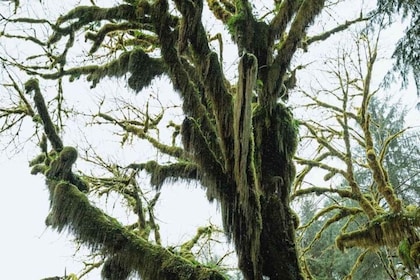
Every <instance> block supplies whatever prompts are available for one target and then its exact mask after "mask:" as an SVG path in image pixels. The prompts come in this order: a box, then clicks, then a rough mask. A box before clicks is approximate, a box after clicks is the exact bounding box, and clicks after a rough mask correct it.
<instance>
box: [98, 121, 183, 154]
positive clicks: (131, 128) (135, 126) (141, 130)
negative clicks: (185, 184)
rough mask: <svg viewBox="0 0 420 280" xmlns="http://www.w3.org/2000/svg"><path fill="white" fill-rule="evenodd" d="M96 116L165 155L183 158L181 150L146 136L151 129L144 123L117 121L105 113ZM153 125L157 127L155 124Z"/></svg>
mask: <svg viewBox="0 0 420 280" xmlns="http://www.w3.org/2000/svg"><path fill="white" fill-rule="evenodd" d="M97 116H98V117H101V118H103V119H104V120H107V121H110V122H112V123H113V124H117V125H118V126H120V127H121V128H122V129H124V131H126V132H127V133H132V134H134V135H135V136H137V137H138V138H140V139H145V140H147V141H148V142H149V143H150V144H152V145H153V147H155V148H156V149H158V150H159V151H160V152H162V153H164V154H166V155H169V156H172V157H174V158H177V159H182V158H185V152H184V150H183V149H182V148H179V147H175V146H168V145H165V144H163V143H162V142H160V141H158V140H157V139H155V138H153V137H152V136H150V135H149V134H147V130H148V129H151V127H149V125H147V127H146V123H138V122H137V123H134V122H131V121H129V120H117V119H115V118H114V117H112V116H110V115H108V114H105V113H98V115H97ZM147 118H149V116H146V119H147ZM149 120H150V119H149ZM151 122H153V120H151ZM140 125H141V126H140ZM155 125H157V123H156V124H155Z"/></svg>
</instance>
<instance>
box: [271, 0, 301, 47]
mask: <svg viewBox="0 0 420 280" xmlns="http://www.w3.org/2000/svg"><path fill="white" fill-rule="evenodd" d="M301 3H302V1H296V0H286V1H281V4H280V5H279V7H278V8H277V9H278V11H277V13H276V15H275V17H274V18H273V20H272V21H271V22H270V35H271V36H270V39H271V40H272V41H274V40H275V39H278V38H280V36H282V35H283V34H284V32H285V31H286V27H287V25H288V24H289V23H290V21H291V20H292V17H293V15H294V14H295V13H296V12H297V10H298V9H299V6H300V5H301Z"/></svg>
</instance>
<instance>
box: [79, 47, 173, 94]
mask: <svg viewBox="0 0 420 280" xmlns="http://www.w3.org/2000/svg"><path fill="white" fill-rule="evenodd" d="M165 71H166V70H165V67H164V64H163V62H162V60H161V59H159V58H151V57H150V56H149V55H148V54H146V53H145V52H144V51H143V50H142V49H141V48H136V49H133V50H132V51H128V52H124V53H122V54H121V55H120V56H119V57H118V58H117V59H115V60H113V61H111V62H109V63H107V64H105V65H102V66H99V67H97V68H96V69H94V70H93V71H91V73H90V74H89V75H88V76H87V80H88V81H91V82H92V87H93V88H94V87H95V86H96V85H97V84H98V83H99V81H100V80H101V79H103V78H104V77H121V76H123V75H125V74H127V73H128V72H129V73H131V76H130V77H129V78H128V85H129V86H130V88H131V89H133V90H135V91H137V92H138V91H141V90H142V89H143V88H145V87H147V86H149V85H150V83H151V82H152V80H153V79H154V78H156V77H159V76H160V75H162V74H164V73H165ZM73 76H77V74H74V75H73Z"/></svg>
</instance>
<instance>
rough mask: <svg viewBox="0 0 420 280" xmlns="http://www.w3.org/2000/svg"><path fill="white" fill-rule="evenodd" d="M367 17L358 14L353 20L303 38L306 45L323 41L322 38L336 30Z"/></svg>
mask: <svg viewBox="0 0 420 280" xmlns="http://www.w3.org/2000/svg"><path fill="white" fill-rule="evenodd" d="M369 19H370V17H363V15H360V17H358V18H356V19H354V20H350V21H346V22H345V23H343V24H340V25H337V26H336V27H334V28H332V29H330V30H328V31H325V32H323V33H321V34H318V35H315V36H311V37H308V38H307V39H306V40H305V43H306V44H307V45H310V44H312V43H314V42H318V41H324V40H326V39H328V38H329V37H330V36H332V35H334V34H336V33H338V32H341V31H343V30H346V29H347V28H349V27H350V26H351V25H353V24H355V23H358V22H362V21H367V20H369Z"/></svg>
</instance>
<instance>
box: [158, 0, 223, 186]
mask: <svg viewBox="0 0 420 280" xmlns="http://www.w3.org/2000/svg"><path fill="white" fill-rule="evenodd" d="M168 8H169V6H168V3H167V1H165V0H160V1H156V3H155V5H154V7H153V13H152V16H153V21H154V23H155V26H156V27H155V29H156V30H157V33H158V36H159V41H160V44H161V48H162V56H163V59H164V61H165V63H166V65H167V66H168V72H169V76H170V78H171V80H172V83H173V85H174V87H175V89H176V90H177V91H179V93H180V94H181V97H182V98H183V110H184V113H185V114H186V115H187V117H186V118H185V120H184V123H183V126H182V129H181V134H182V137H183V143H184V147H185V148H186V151H187V153H189V155H190V156H192V157H194V159H196V160H197V162H198V163H199V167H200V168H203V169H206V176H207V177H208V178H213V179H210V181H212V182H215V180H214V179H215V178H217V177H218V176H221V174H222V173H223V172H222V170H223V169H224V168H225V166H224V164H225V163H224V158H223V152H222V148H221V146H220V139H221V138H220V137H221V136H220V135H219V134H218V133H217V132H216V131H217V128H216V126H215V124H214V121H213V120H212V118H211V113H210V112H209V111H208V107H207V105H206V104H207V103H204V104H203V103H202V100H203V98H202V96H201V94H202V92H200V89H201V88H200V87H199V86H200V84H196V83H194V79H191V78H190V75H189V73H188V71H187V70H188V69H186V68H185V67H184V65H183V63H182V60H181V58H180V56H179V52H178V50H177V49H176V46H177V36H176V33H174V32H173V31H172V30H171V28H170V25H169V21H170V15H169V13H168ZM201 35H202V34H201ZM207 102H210V101H209V100H208V101H207ZM193 139H194V140H195V141H197V142H195V141H194V142H191V140H193ZM210 166H211V167H210ZM207 167H209V168H207Z"/></svg>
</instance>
